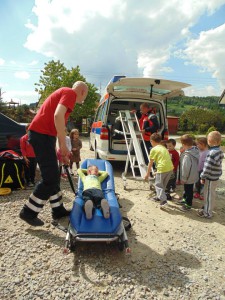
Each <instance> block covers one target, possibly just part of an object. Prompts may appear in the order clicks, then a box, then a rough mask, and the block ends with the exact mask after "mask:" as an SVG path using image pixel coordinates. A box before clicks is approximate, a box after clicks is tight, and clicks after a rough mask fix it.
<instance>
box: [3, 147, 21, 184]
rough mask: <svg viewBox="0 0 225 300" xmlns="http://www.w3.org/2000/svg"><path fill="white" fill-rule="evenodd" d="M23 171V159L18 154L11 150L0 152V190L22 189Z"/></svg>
mask: <svg viewBox="0 0 225 300" xmlns="http://www.w3.org/2000/svg"><path fill="white" fill-rule="evenodd" d="M24 169H25V162H24V159H23V157H22V156H20V155H19V154H18V153H16V152H15V151H13V150H6V151H2V152H0V188H5V187H7V188H11V189H12V190H16V189H24V188H25V187H24V184H25V177H24Z"/></svg>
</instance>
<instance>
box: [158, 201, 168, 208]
mask: <svg viewBox="0 0 225 300" xmlns="http://www.w3.org/2000/svg"><path fill="white" fill-rule="evenodd" d="M167 205H168V203H167V201H166V200H164V201H162V202H161V203H160V208H162V207H165V206H167Z"/></svg>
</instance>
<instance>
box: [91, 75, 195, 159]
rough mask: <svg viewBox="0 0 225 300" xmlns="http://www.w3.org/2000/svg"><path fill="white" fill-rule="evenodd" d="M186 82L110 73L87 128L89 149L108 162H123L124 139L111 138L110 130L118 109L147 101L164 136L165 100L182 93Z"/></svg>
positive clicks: (111, 132)
mask: <svg viewBox="0 0 225 300" xmlns="http://www.w3.org/2000/svg"><path fill="white" fill-rule="evenodd" d="M188 86H190V85H189V84H186V83H182V82H177V81H170V80H164V79H154V78H128V77H125V76H114V77H113V78H112V80H111V81H110V82H109V84H108V85H107V87H106V90H105V93H104V95H103V96H102V98H101V99H100V102H99V106H98V109H97V111H96V115H95V118H94V121H93V123H92V127H91V131H90V150H93V151H95V158H101V159H105V160H109V161H126V158H127V147H126V143H125V140H124V139H114V137H113V136H114V135H113V129H114V126H115V120H116V118H117V117H118V115H119V111H124V110H129V111H132V110H135V111H139V110H140V105H141V104H142V103H143V102H147V103H148V104H149V107H150V109H152V110H154V113H155V114H156V116H157V118H158V123H159V128H160V129H159V131H158V132H159V133H160V134H161V135H162V137H163V139H164V140H166V139H168V136H169V132H168V123H167V116H166V104H167V100H168V99H169V98H171V97H175V96H179V95H183V94H184V92H183V90H182V89H183V88H186V87H188Z"/></svg>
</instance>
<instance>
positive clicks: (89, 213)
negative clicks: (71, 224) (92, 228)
mask: <svg viewBox="0 0 225 300" xmlns="http://www.w3.org/2000/svg"><path fill="white" fill-rule="evenodd" d="M84 211H85V214H86V218H87V219H88V220H90V219H91V218H92V211H93V202H92V201H91V200H87V201H86V202H85V204H84Z"/></svg>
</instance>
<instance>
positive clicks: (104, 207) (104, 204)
mask: <svg viewBox="0 0 225 300" xmlns="http://www.w3.org/2000/svg"><path fill="white" fill-rule="evenodd" d="M101 208H102V213H103V216H104V218H105V219H108V218H109V215H110V214H109V203H108V201H107V200H106V199H102V201H101Z"/></svg>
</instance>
